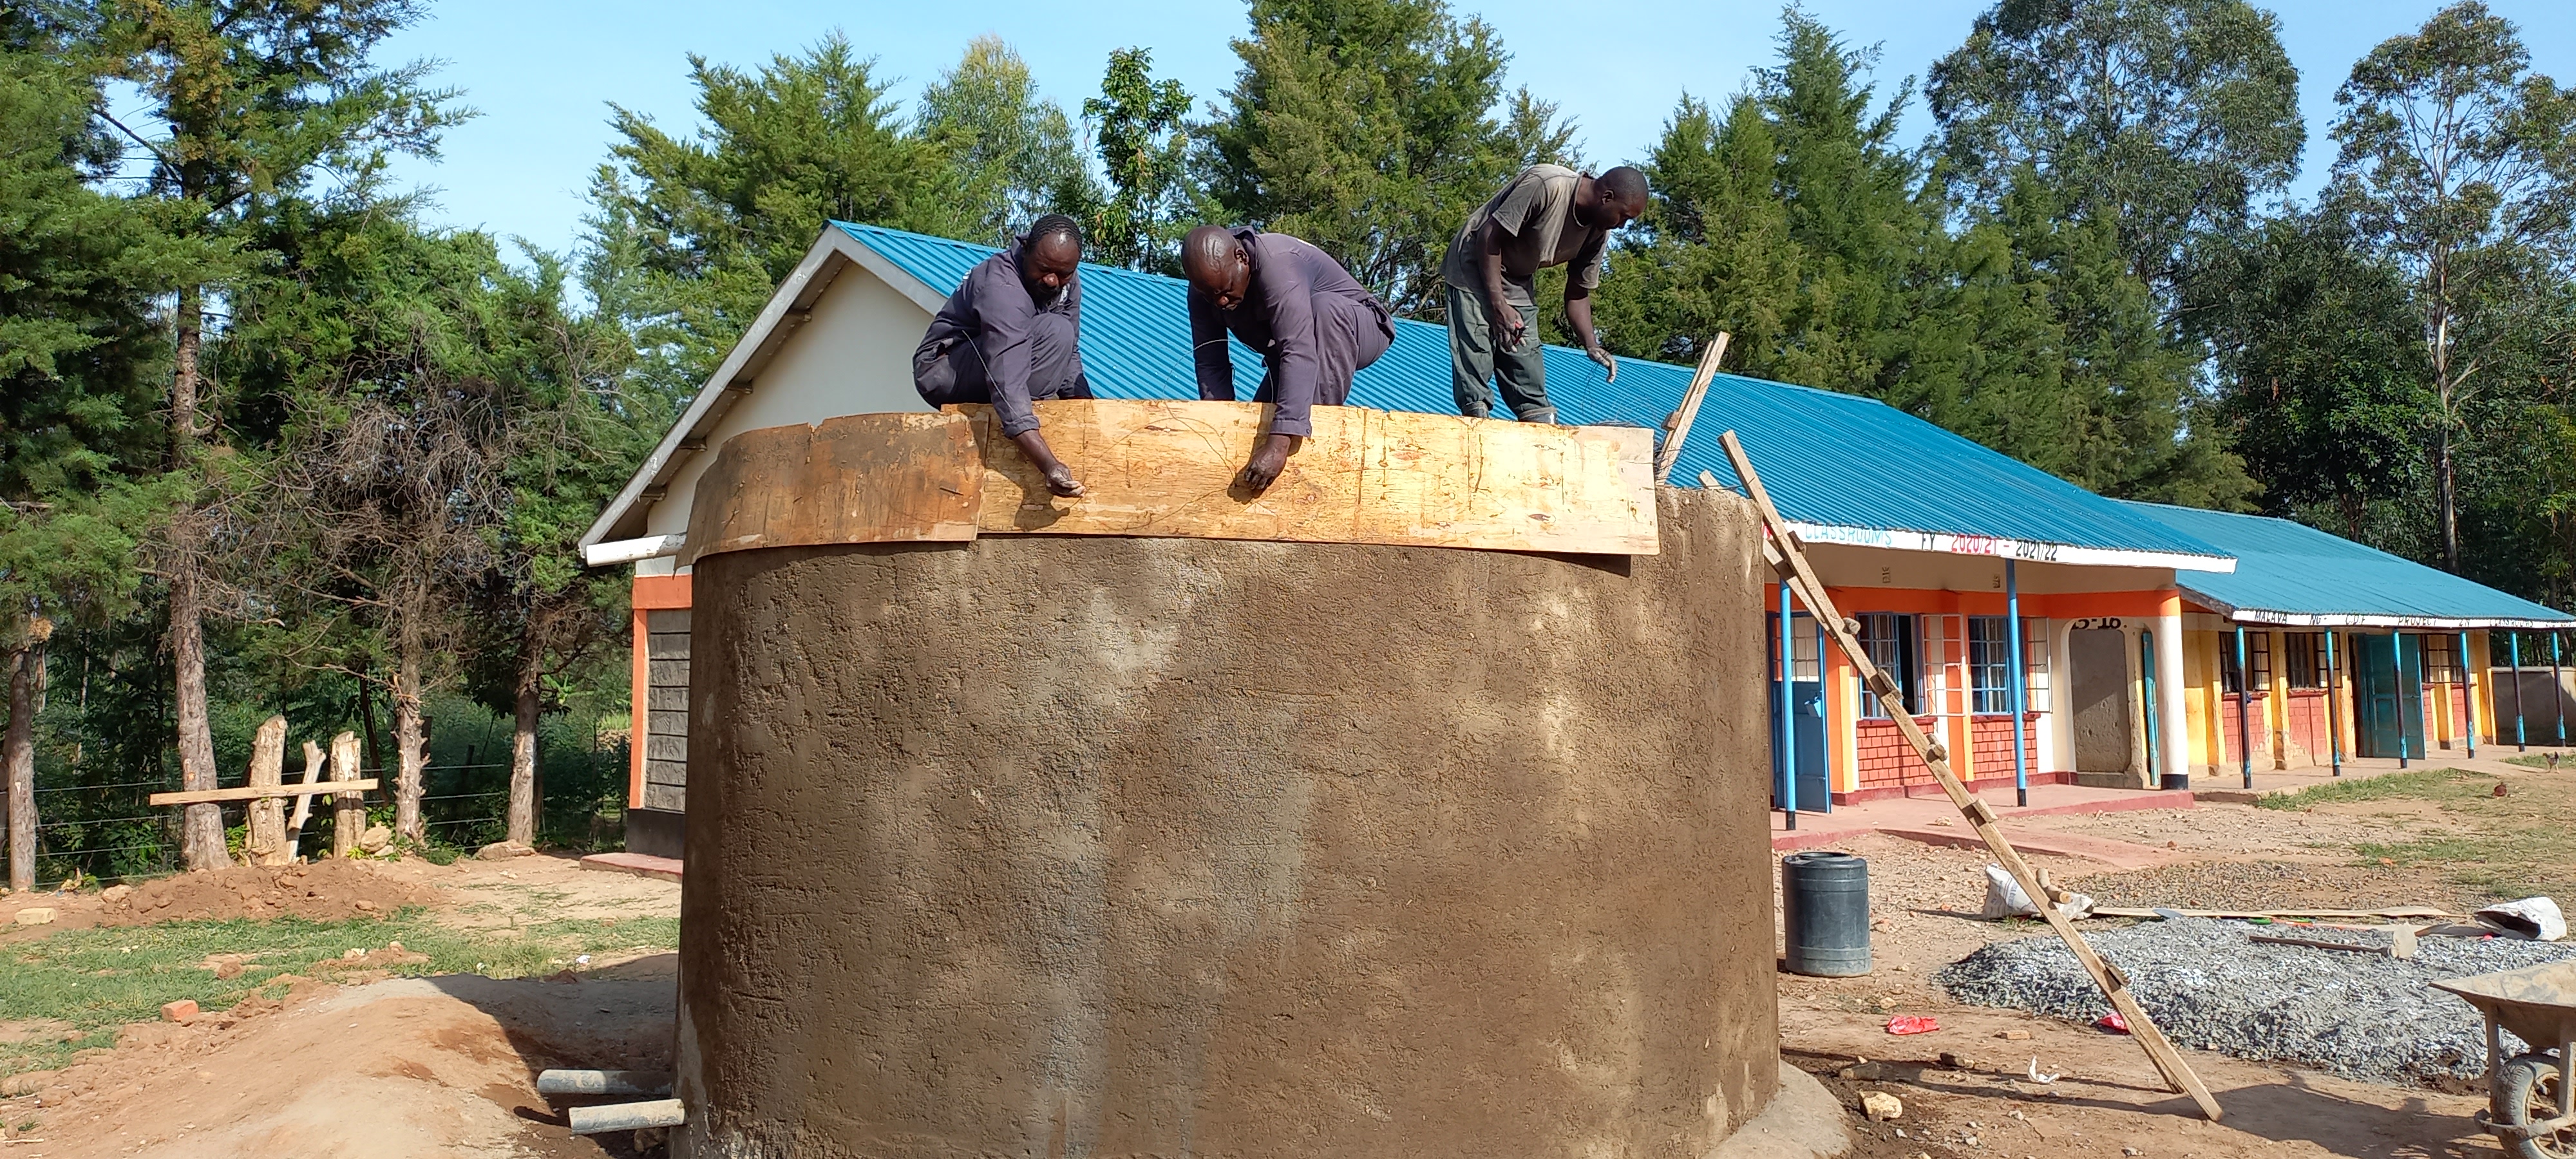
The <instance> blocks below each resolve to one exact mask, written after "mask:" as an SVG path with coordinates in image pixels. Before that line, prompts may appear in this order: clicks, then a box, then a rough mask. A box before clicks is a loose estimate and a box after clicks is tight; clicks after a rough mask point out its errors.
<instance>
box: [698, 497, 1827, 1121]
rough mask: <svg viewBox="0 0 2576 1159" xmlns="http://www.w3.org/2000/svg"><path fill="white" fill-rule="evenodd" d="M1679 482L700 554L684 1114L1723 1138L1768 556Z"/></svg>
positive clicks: (1755, 871) (1749, 945)
mask: <svg viewBox="0 0 2576 1159" xmlns="http://www.w3.org/2000/svg"><path fill="white" fill-rule="evenodd" d="M1660 503H1661V510H1660V513H1659V514H1660V534H1661V553H1660V554H1657V555H1651V556H1635V557H1628V556H1557V555H1544V554H1534V553H1519V552H1498V551H1474V550H1446V549H1439V548H1425V547H1387V546H1361V545H1339V544H1310V543H1274V542H1241V541H1219V540H1206V539H1183V538H1172V539H1154V538H1133V539H1130V538H1116V537H1104V536H1043V535H995V534H987V535H984V536H983V537H981V538H978V539H974V540H971V541H968V542H961V543H916V544H882V543H880V544H864V545H843V546H825V547H780V548H764V549H758V550H744V551H731V552H722V553H717V554H709V555H706V556H703V557H701V558H699V559H698V560H697V561H696V565H695V578H694V581H693V585H694V591H695V595H694V600H695V611H694V613H693V615H694V631H695V640H694V643H693V647H694V656H693V671H692V676H691V699H690V712H691V720H690V743H691V749H690V771H689V800H688V810H689V827H688V850H687V865H688V869H687V881H686V886H685V895H684V901H683V905H682V931H683V935H682V941H683V947H682V951H681V1027H680V1045H679V1060H678V1072H679V1073H678V1076H677V1088H678V1089H677V1092H676V1093H677V1094H678V1095H679V1096H680V1097H681V1098H682V1099H684V1100H686V1102H687V1106H688V1113H689V1121H688V1123H687V1125H686V1126H685V1127H684V1128H681V1129H680V1130H679V1131H677V1132H676V1133H675V1138H674V1144H675V1150H676V1151H677V1153H679V1154H681V1155H683V1156H695V1157H699V1159H706V1157H712V1156H725V1157H729V1159H731V1157H745V1156H762V1157H767V1156H788V1155H794V1156H800V1157H812V1156H859V1155H866V1156H880V1157H882V1156H918V1157H924V1159H927V1157H930V1156H942V1157H946V1156H984V1155H995V1156H1001V1155H1008V1156H1030V1157H1033V1159H1034V1157H1049V1159H1052V1157H1059V1156H1129V1155H1147V1154H1153V1155H1210V1156H1217V1155H1233V1156H1264V1157H1283V1156H1395V1155H1408V1156H1416V1155H1419V1156H1476V1157H1488V1156H1501V1155H1513V1156H1519V1155H1603V1156H1611V1155H1617V1156H1690V1157H1696V1156H1699V1155H1701V1154H1702V1153H1703V1152H1705V1151H1706V1150H1707V1149H1708V1148H1709V1147H1711V1146H1712V1145H1714V1144H1715V1143H1716V1142H1717V1141H1719V1140H1721V1139H1723V1138H1724V1137H1725V1136H1726V1134H1727V1133H1728V1132H1729V1131H1730V1130H1732V1129H1733V1128H1734V1127H1735V1126H1736V1125H1737V1124H1739V1123H1741V1122H1742V1121H1743V1120H1745V1119H1746V1118H1748V1117H1750V1116H1752V1115H1753V1114H1755V1113H1757V1112H1759V1111H1760V1110H1761V1109H1762V1108H1763V1106H1764V1105H1765V1104H1766V1103H1767V1102H1768V1101H1769V1100H1770V1099H1771V1096H1772V1091H1773V1089H1774V1087H1775V1085H1776V1084H1777V1082H1778V1081H1779V1078H1778V1075H1779V1071H1778V1069H1777V1065H1778V1053H1777V1049H1778V1038H1777V1034H1778V1031H1777V1018H1776V1014H1775V1006H1774V1000H1773V961H1772V956H1771V945H1772V935H1771V930H1772V928H1773V927H1772V918H1771V913H1770V899H1771V886H1770V866H1771V860H1770V853H1769V840H1768V826H1767V823H1766V813H1765V809H1766V802H1767V794H1768V791H1769V783H1770V778H1769V768H1770V766H1769V754H1768V749H1767V744H1768V741H1767V737H1768V727H1767V724H1766V717H1765V707H1764V684H1763V674H1764V663H1763V649H1764V644H1763V640H1764V637H1763V635H1762V631H1763V620H1762V610H1761V609H1762V605H1761V591H1762V587H1761V585H1762V583H1763V582H1766V581H1767V580H1768V578H1769V575H1768V571H1767V569H1765V568H1763V567H1762V564H1761V562H1760V560H1761V551H1760V540H1759V532H1758V530H1757V529H1756V524H1755V521H1754V518H1753V515H1752V512H1751V509H1750V507H1749V505H1748V504H1746V503H1745V502H1744V501H1742V500H1740V499H1738V498H1736V497H1734V496H1732V495H1727V494H1723V493H1709V492H1698V491H1664V492H1662V493H1661V496H1660ZM1757 571H1759V572H1761V573H1762V574H1761V575H1760V576H1758V577H1757V575H1756V572H1757Z"/></svg>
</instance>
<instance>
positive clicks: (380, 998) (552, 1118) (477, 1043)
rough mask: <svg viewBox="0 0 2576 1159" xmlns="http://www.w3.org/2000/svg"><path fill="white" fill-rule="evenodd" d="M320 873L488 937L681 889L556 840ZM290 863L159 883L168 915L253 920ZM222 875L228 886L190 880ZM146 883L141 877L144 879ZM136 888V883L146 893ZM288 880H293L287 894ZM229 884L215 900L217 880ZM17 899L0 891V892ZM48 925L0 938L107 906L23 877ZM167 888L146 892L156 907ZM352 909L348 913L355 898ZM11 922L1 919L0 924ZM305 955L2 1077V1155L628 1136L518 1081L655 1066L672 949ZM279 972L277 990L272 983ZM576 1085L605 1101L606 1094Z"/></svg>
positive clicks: (28, 934) (85, 922)
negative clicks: (561, 955) (498, 962)
mask: <svg viewBox="0 0 2576 1159" xmlns="http://www.w3.org/2000/svg"><path fill="white" fill-rule="evenodd" d="M306 868H308V869H309V870H310V871H311V872H310V873H308V875H307V878H305V879H303V880H309V879H310V878H311V877H312V876H315V875H325V874H327V875H328V876H329V877H330V878H331V880H332V882H333V883H334V884H333V886H332V887H331V888H330V889H328V890H325V891H324V892H326V893H330V894H332V895H333V896H335V897H338V898H339V899H340V900H341V901H342V902H344V903H345V902H352V901H354V900H356V899H359V898H371V899H383V904H386V905H387V906H388V908H390V906H391V905H395V904H402V903H404V902H417V901H419V900H421V899H423V898H429V899H432V902H433V904H432V909H431V913H432V916H433V917H434V918H435V919H436V920H437V921H438V922H439V923H441V924H443V925H445V926H449V927H452V928H454V929H456V930H458V931H460V932H473V933H478V934H483V935H490V934H494V933H497V932H501V931H507V930H509V929H510V928H511V927H513V926H520V925H534V924H536V923H538V922H553V923H562V922H566V921H589V920H597V921H599V922H601V923H609V922H615V921H622V920H627V919H634V918H656V917H658V918H676V916H677V915H678V912H679V886H678V885H676V884H673V883H670V882H663V881H654V880H649V879H644V878H637V877H629V876H625V875H623V874H610V873H599V872H591V871H584V870H581V869H579V868H578V867H577V864H576V863H575V862H574V861H573V860H572V859H570V858H556V857H547V856H538V857H523V858H518V859H514V860H510V861H504V862H477V861H472V860H466V861H460V862H458V863H457V864H455V865H453V866H447V867H440V866H434V865H430V864H428V863H426V862H419V861H404V862H394V863H386V864H363V865H352V864H345V863H344V864H341V865H337V866H313V867H306ZM280 873H284V874H286V875H288V878H289V880H298V879H295V878H294V877H293V871H292V870H287V871H277V870H255V871H254V870H236V871H233V872H232V873H230V874H225V875H205V876H203V877H200V878H198V879H196V881H195V882H186V881H183V882H180V883H177V884H176V885H173V886H165V887H163V888H164V890H184V891H185V897H184V898H183V900H184V901H202V902H203V903H204V904H203V905H202V906H198V905H191V906H190V907H189V909H188V910H186V911H183V912H193V911H194V910H196V909H200V908H202V909H206V910H207V911H208V913H209V914H210V916H214V917H218V918H222V917H250V916H256V913H257V910H258V909H259V908H260V907H261V906H263V905H268V906H270V907H271V908H273V907H274V903H275V901H276V896H274V895H278V894H279V893H280V890H281V888H282V887H274V885H273V883H272V884H271V886H270V887H267V888H263V887H261V885H260V883H261V882H263V881H266V880H267V879H269V878H271V877H274V876H275V875H277V874H280ZM217 877H221V878H225V879H238V884H242V885H245V886H248V887H251V888H250V896H248V897H243V896H241V895H240V894H239V893H238V892H236V891H234V890H232V889H229V888H215V887H214V886H210V885H205V884H199V883H202V882H210V881H212V880H213V879H214V878H217ZM155 884H158V883H155ZM148 888H149V887H147V889H146V890H138V891H137V892H136V893H135V894H134V895H133V897H134V899H142V900H145V903H146V907H147V910H148V911H149V910H152V909H153V907H150V906H149V901H148V897H147V890H148ZM284 892H285V893H286V894H289V895H292V896H296V897H300V896H301V893H300V892H299V891H284ZM226 897H230V898H232V899H233V902H232V904H231V906H230V908H229V909H227V908H225V905H224V903H223V901H222V899H223V898H226ZM29 901H30V899H20V898H9V899H0V908H14V907H13V906H8V905H6V904H4V903H6V902H22V903H24V902H29ZM32 904H44V905H49V906H53V907H56V908H58V909H59V910H61V911H63V912H64V913H65V915H66V920H65V921H64V922H63V924H62V925H60V926H43V927H19V928H15V929H11V930H10V936H9V937H8V938H7V939H5V940H0V952H9V951H13V950H14V951H22V952H23V951H29V950H32V949H33V948H34V947H35V939H37V938H41V937H45V936H48V935H49V934H50V933H52V932H54V931H57V930H75V929H79V928H83V927H85V926H89V925H94V924H101V923H100V919H102V918H105V919H107V920H108V921H110V922H113V921H114V920H115V915H114V913H113V912H112V911H114V910H116V909H118V908H127V909H131V908H132V906H131V904H130V902H129V904H128V905H127V906H125V907H117V906H112V905H108V904H105V903H102V902H100V901H99V900H98V898H97V895H96V894H89V895H86V896H80V895H62V896H39V897H37V898H34V899H32ZM180 908H181V907H180V906H179V905H177V904H174V905H173V906H171V907H159V908H158V910H157V912H169V911H170V910H173V909H180ZM362 912H363V911H362ZM6 928H9V927H0V929H6ZM354 952H355V953H356V954H357V956H356V957H353V958H349V959H346V960H345V961H342V960H331V961H325V962H322V963H317V967H316V968H314V969H313V970H312V971H311V973H312V974H314V975H317V976H313V977H300V976H296V975H285V976H281V977H278V978H275V979H272V980H271V983H270V984H269V985H266V986H263V988H262V989H260V990H257V991H254V992H252V993H251V994H250V995H249V996H247V997H244V998H242V999H241V1000H240V1001H239V1002H238V1003H236V1004H235V1005H233V1006H232V1007H231V1008H230V1009H227V1010H223V1011H220V1012H208V1013H205V1014H201V1015H199V1016H197V1017H196V1018H194V1019H192V1020H190V1021H189V1022H187V1023H185V1024H181V1023H171V1022H147V1023H136V1024H132V1025H128V1026H126V1027H124V1028H123V1029H122V1030H121V1031H119V1032H117V1034H116V1038H115V1045H114V1046H113V1047H112V1048H102V1049H91V1050H84V1051H81V1052H79V1053H78V1054H76V1055H74V1056H72V1061H71V1063H70V1065H68V1066H65V1067H62V1068H61V1069H58V1070H52V1071H41V1072H33V1073H24V1074H19V1075H13V1076H10V1077H9V1078H6V1079H0V1156H5V1157H6V1159H39V1157H55V1159H103V1157H108V1156H173V1157H178V1156H185V1157H189V1159H196V1157H200V1156H204V1157H232V1156H240V1157H242V1159H251V1157H254V1156H256V1157H261V1159H275V1157H278V1156H350V1157H353V1159H356V1157H364V1159H405V1157H411V1156H419V1157H423V1159H427V1157H431V1156H475V1157H483V1156H489V1157H493V1159H500V1157H503V1156H535V1157H542V1159H557V1157H574V1156H602V1155H613V1156H629V1155H633V1154H635V1153H636V1152H635V1151H634V1140H633V1139H632V1138H631V1137H630V1136H626V1135H619V1136H603V1137H597V1138H585V1137H580V1136H575V1135H572V1134H571V1133H570V1132H569V1131H567V1130H566V1129H565V1127H564V1126H563V1119H562V1115H561V1111H562V1108H563V1107H564V1106H566V1105H569V1102H567V1101H565V1100H561V1099H557V1100H554V1101H553V1102H552V1103H550V1102H549V1101H548V1100H547V1099H546V1098H542V1097H540V1096H539V1095H538V1094H537V1093H536V1089H535V1085H534V1079H535V1075H536V1073H537V1072H538V1071H540V1070H543V1069H545V1068H548V1067H555V1066H570V1067H604V1068H623V1069H641V1070H667V1069H669V1066H670V1047H671V1043H670V1037H671V1027H672V1012H673V1009H674V1004H675V997H676V969H675V964H676V959H675V956H674V955H672V954H670V953H668V952H667V951H665V952H659V953H647V954H634V953H626V954H619V953H601V954H597V955H593V956H592V957H591V960H590V961H588V962H586V963H580V964H577V965H573V966H570V967H568V968H566V969H563V970H560V971H557V972H556V973H553V974H551V975H545V976H540V977H523V978H510V979H495V978H487V977H482V976H478V975H475V974H468V973H446V974H438V975H434V976H429V977H394V976H390V974H389V970H388V968H401V967H404V966H406V965H414V964H418V963H422V962H425V961H426V960H427V959H426V958H425V957H424V956H423V955H420V954H417V953H413V952H410V951H406V950H401V949H398V948H395V947H391V946H385V947H367V948H363V949H356V950H355V951H354ZM281 991H282V996H280V997H272V996H271V995H274V994H278V993H279V992H281ZM67 1026H68V1024H64V1023H52V1022H48V1021H44V1020H38V1021H33V1022H24V1023H11V1024H8V1025H7V1026H6V1027H0V1031H5V1032H7V1033H12V1034H17V1035H21V1036H26V1035H44V1034H51V1033H56V1032H58V1031H60V1030H62V1029H63V1028H65V1027H67ZM592 1101H604V1102H614V1101H621V1100H617V1099H601V1100H592Z"/></svg>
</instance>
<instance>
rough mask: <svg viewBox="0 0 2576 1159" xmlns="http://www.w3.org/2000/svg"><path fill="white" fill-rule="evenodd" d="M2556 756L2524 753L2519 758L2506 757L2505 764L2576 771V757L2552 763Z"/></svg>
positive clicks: (2563, 758) (2565, 757)
mask: <svg viewBox="0 0 2576 1159" xmlns="http://www.w3.org/2000/svg"><path fill="white" fill-rule="evenodd" d="M2555 755H2557V754H2554V753H2524V754H2522V755H2521V756H2518V757H2506V758H2505V759H2504V763H2506V764H2508V765H2521V766H2522V767H2524V768H2526V769H2567V770H2570V771H2576V757H2568V756H2561V757H2558V759H2557V760H2555V761H2552V760H2551V759H2550V758H2551V757H2552V756H2555Z"/></svg>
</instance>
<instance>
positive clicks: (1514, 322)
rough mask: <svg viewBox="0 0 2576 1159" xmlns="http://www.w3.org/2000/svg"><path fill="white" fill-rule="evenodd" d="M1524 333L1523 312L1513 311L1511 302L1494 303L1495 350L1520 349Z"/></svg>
mask: <svg viewBox="0 0 2576 1159" xmlns="http://www.w3.org/2000/svg"><path fill="white" fill-rule="evenodd" d="M1523 332H1524V327H1523V325H1522V322H1521V312H1520V311H1519V310H1515V309H1513V308H1512V304H1511V303H1509V302H1496V303H1494V348H1495V349H1496V350H1517V349H1520V345H1521V334H1522V333H1523Z"/></svg>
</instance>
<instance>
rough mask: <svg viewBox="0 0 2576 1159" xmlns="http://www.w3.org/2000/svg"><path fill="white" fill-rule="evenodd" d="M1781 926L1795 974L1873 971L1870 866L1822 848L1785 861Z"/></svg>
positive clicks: (1825, 975) (1836, 975) (1843, 975)
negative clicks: (1870, 936)
mask: <svg viewBox="0 0 2576 1159" xmlns="http://www.w3.org/2000/svg"><path fill="white" fill-rule="evenodd" d="M1780 924H1781V926H1782V928H1783V929H1784V930H1785V931H1786V932H1787V934H1788V939H1787V941H1788V951H1789V952H1788V956H1787V962H1786V963H1785V964H1786V965H1787V967H1788V969H1789V972H1790V973H1793V974H1813V975H1815V976H1817V977H1822V978H1849V977H1853V976H1855V975H1860V974H1866V973H1869V862H1866V861H1863V860H1861V859H1860V858H1857V857H1854V856H1852V855H1851V854H1848V853H1836V852H1832V851H1830V850H1823V849H1818V850H1811V851H1809V852H1805V853H1792V854H1790V855H1788V856H1787V857H1783V858H1781V859H1780Z"/></svg>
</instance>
